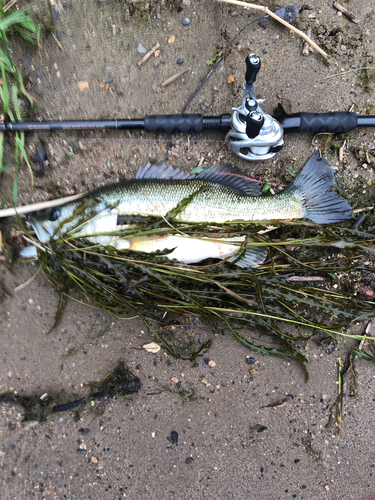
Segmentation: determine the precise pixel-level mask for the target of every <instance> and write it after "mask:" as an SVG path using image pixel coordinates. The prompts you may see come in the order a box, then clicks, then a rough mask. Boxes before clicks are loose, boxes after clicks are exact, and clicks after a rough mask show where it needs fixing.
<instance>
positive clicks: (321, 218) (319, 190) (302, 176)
mask: <svg viewBox="0 0 375 500" xmlns="http://www.w3.org/2000/svg"><path fill="white" fill-rule="evenodd" d="M333 172H334V171H333V169H332V168H331V167H330V166H329V163H328V161H327V160H326V158H325V157H324V156H320V155H319V153H315V154H314V155H313V156H312V157H311V158H310V159H309V160H308V161H307V163H305V165H304V167H303V168H302V170H301V171H300V173H299V174H298V175H297V176H296V177H295V179H293V181H292V182H291V183H290V184H289V186H288V187H287V188H286V190H288V191H292V192H294V193H297V194H298V195H299V196H301V197H302V204H303V210H304V211H303V216H304V217H305V218H306V219H310V220H312V221H313V222H316V223H317V224H328V223H331V222H339V221H343V220H350V219H351V218H352V217H353V211H352V209H351V207H350V205H349V203H348V202H347V201H346V200H345V199H344V198H342V197H341V196H339V195H338V194H337V193H334V192H330V191H329V190H330V189H331V188H332V186H333V181H334V173H333Z"/></svg>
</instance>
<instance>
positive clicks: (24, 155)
mask: <svg viewBox="0 0 375 500" xmlns="http://www.w3.org/2000/svg"><path fill="white" fill-rule="evenodd" d="M24 140H25V133H24V132H21V139H20V138H19V137H18V136H16V144H17V146H18V147H19V149H20V151H21V155H22V158H23V159H24V160H25V162H26V165H27V166H28V168H29V172H30V176H31V185H32V186H34V174H33V171H32V168H31V165H30V162H29V158H28V157H27V153H26V150H25V146H24Z"/></svg>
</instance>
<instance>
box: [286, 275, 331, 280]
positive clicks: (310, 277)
mask: <svg viewBox="0 0 375 500" xmlns="http://www.w3.org/2000/svg"><path fill="white" fill-rule="evenodd" d="M287 281H325V278H322V277H321V276H289V278H287Z"/></svg>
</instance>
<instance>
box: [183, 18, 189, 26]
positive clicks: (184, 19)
mask: <svg viewBox="0 0 375 500" xmlns="http://www.w3.org/2000/svg"><path fill="white" fill-rule="evenodd" d="M182 24H183V25H184V26H189V24H190V19H189V18H188V17H184V18H183V20H182Z"/></svg>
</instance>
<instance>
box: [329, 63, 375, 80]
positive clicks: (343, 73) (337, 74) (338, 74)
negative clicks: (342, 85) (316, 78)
mask: <svg viewBox="0 0 375 500" xmlns="http://www.w3.org/2000/svg"><path fill="white" fill-rule="evenodd" d="M362 69H372V68H370V67H369V66H363V67H362V68H353V69H348V71H342V72H341V73H335V74H334V75H329V76H325V77H324V78H323V80H327V78H333V77H334V76H341V75H346V74H347V73H351V72H352V71H360V70H362Z"/></svg>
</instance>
